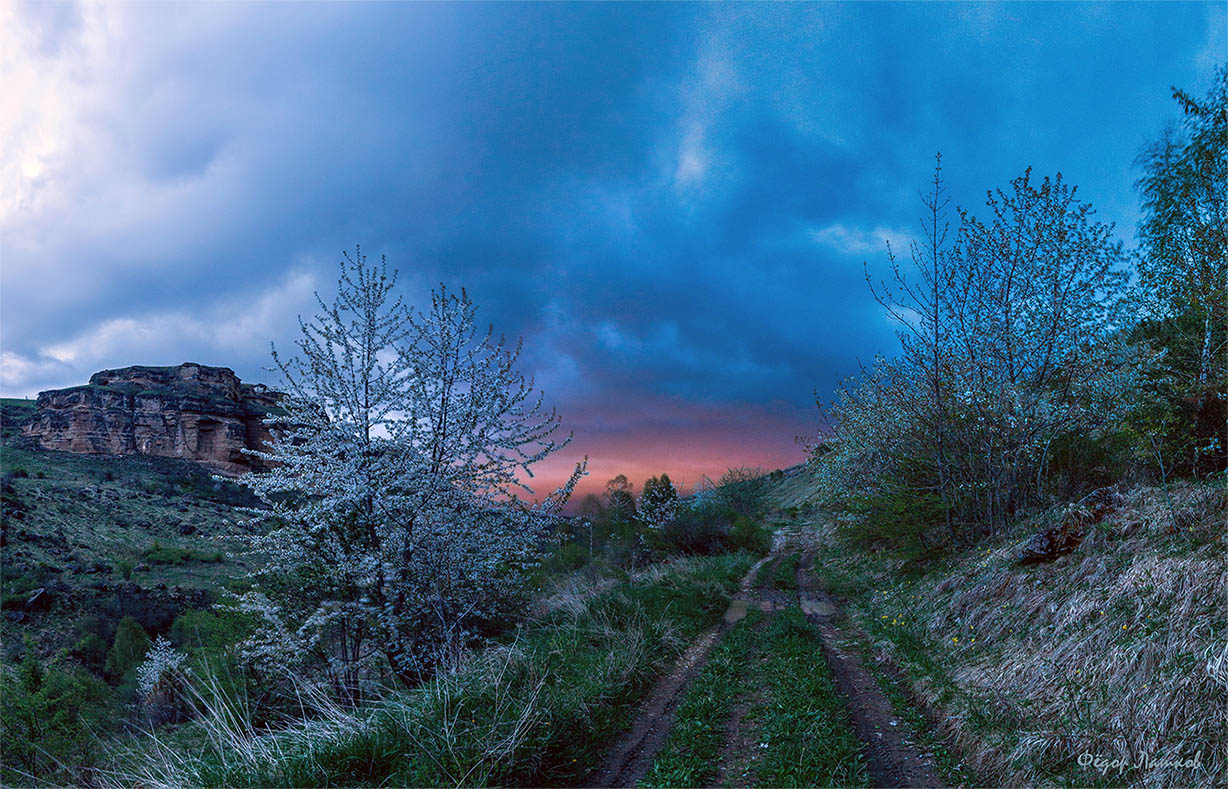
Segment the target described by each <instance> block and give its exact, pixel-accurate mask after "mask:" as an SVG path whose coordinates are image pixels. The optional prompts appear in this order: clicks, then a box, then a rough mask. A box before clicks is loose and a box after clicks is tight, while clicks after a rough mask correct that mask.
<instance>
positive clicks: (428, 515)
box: [242, 250, 584, 701]
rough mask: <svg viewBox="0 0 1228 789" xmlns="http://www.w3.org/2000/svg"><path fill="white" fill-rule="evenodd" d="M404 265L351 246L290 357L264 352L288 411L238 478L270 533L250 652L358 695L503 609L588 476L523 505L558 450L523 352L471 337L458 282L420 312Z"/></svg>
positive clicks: (428, 662) (552, 421)
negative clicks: (373, 260)
mask: <svg viewBox="0 0 1228 789" xmlns="http://www.w3.org/2000/svg"><path fill="white" fill-rule="evenodd" d="M395 284H396V274H395V272H393V273H392V274H391V275H389V273H388V270H387V267H386V264H385V263H384V262H381V264H380V265H379V266H378V267H376V266H373V265H368V264H367V262H366V259H365V258H364V257H363V256H362V254H361V251H360V250H359V251H356V252H355V255H354V256H353V257H350V256H349V255H348V254H347V255H345V256H344V259H343V261H342V264H341V276H340V280H339V282H338V287H337V296H336V299H335V301H334V302H333V303H332V304H325V302H324V301H322V300H320V299H319V296H317V301H319V305H320V309H321V312H320V313H319V314H318V315H317V316H316V318H315V319H314V320H313V321H311V322H304V321H302V320H300V326H301V336H300V338H299V339H298V341H297V343H296V345H297V348H298V354H297V355H295V356H294V357H292V358H289V359H286V358H283V357H282V356H281V355H280V354H279V353H278V352H277V350H276V348H274V350H273V359H274V362H275V364H276V366H277V369H278V370H280V371H281V373H282V375H283V377H284V380H285V389H286V397H285V398H284V400H283V401H282V403H281V404H282V406H283V408H284V412H282V413H280V414H277V415H274V416H273V417H271V418H270V419H269V420H267V421H268V422H269V424H270V426H271V429H272V431H273V434H274V436H275V439H276V440H275V442H274V443H273V445H272V446H271V447H269V448H267V449H265V450H262V451H259V452H256V453H255V454H257V455H258V456H259V457H260V458H262V459H263V460H264V461H265V462H266V464H267V465H268V470H267V471H263V472H260V473H253V474H249V475H247V476H245V477H244V478H243V479H242V482H243V483H244V484H246V485H247V486H248V487H250V488H251V489H252V490H253V492H255V494H256V495H257V496H258V497H259V498H260V500H261V501H262V502H263V503H264V505H265V509H264V510H263V515H264V516H265V517H267V518H268V519H269V521H270V523H271V524H272V525H273V527H272V528H271V530H270V531H269V532H268V533H267V534H266V535H265V536H264V537H262V538H259V539H258V540H257V545H256V548H257V549H258V550H260V551H263V552H264V553H265V554H266V555H267V556H268V557H269V564H268V566H267V568H265V570H264V571H263V572H262V573H261V574H260V576H259V581H260V583H259V584H258V587H257V589H256V590H255V591H254V592H253V593H251V594H249V595H248V596H247V598H246V602H247V604H248V607H249V608H250V609H254V610H258V611H260V612H261V613H262V615H263V616H264V618H265V621H266V622H267V623H268V627H267V628H265V629H264V631H263V632H261V633H260V634H258V635H257V636H256V638H255V639H253V641H252V642H251V644H250V646H251V647H253V649H254V650H255V652H256V654H258V655H263V657H265V658H268V659H272V660H276V661H279V662H280V661H283V660H284V659H285V658H286V656H287V655H294V654H297V655H299V656H310V657H314V658H318V659H319V661H320V664H321V665H324V666H326V667H327V669H328V674H329V676H330V678H331V680H332V681H333V683H334V685H335V687H336V689H337V691H338V692H339V694H340V695H342V696H343V697H344V698H347V699H349V700H352V701H353V700H357V698H358V697H359V695H360V686H361V681H362V679H363V678H364V677H365V676H368V675H369V674H370V671H371V670H372V669H374V668H376V667H380V668H388V669H390V670H391V671H392V673H393V674H394V675H395V676H396V677H398V678H399V679H401V680H402V681H404V682H407V683H416V682H419V681H421V679H423V678H424V677H425V676H426V675H427V674H428V673H429V672H430V671H431V670H432V669H433V667H434V666H435V665H436V664H437V663H438V662H439V661H440V660H441V659H442V658H443V657H444V656H445V655H446V654H447V652H448V651H449V650H452V649H456V648H458V647H459V646H461V645H463V644H464V643H465V642H466V641H467V640H468V639H470V638H471V637H472V636H474V635H475V634H476V633H477V632H478V631H479V630H480V628H481V627H483V626H484V625H485V624H489V623H491V622H492V621H494V620H497V619H498V618H499V617H502V616H505V615H507V613H508V610H509V606H511V605H512V604H514V603H515V601H516V599H517V595H518V594H519V593H520V591H521V589H522V588H523V580H524V575H525V572H526V571H527V570H529V569H531V568H532V567H533V566H534V565H535V564H536V562H537V556H538V552H539V546H540V540H541V536H542V534H543V533H544V531H545V529H546V527H547V525H548V522H549V519H550V518H552V517H553V516H554V515H555V514H556V513H557V510H558V508H559V507H560V506H561V504H562V503H563V502H564V501H565V500H566V498H567V497H568V496H569V495H570V493H571V490H572V488H573V487H574V485H575V483H576V482H577V481H578V479H579V478H580V476H581V475H582V474H583V473H584V464H579V465H577V467H576V469H575V473H574V474H573V475H572V477H571V479H570V480H569V481H568V482H567V484H566V485H564V486H563V487H562V488H561V489H559V490H558V491H556V492H555V493H554V494H552V495H550V496H548V497H546V498H545V500H544V501H542V502H541V503H539V504H536V505H533V504H530V503H529V502H527V501H525V500H524V499H523V498H522V494H532V490H531V489H530V488H529V487H527V484H526V482H525V480H527V479H529V478H531V477H532V468H531V467H532V466H533V464H534V463H536V462H538V461H540V460H542V459H543V458H545V457H546V456H548V455H550V454H551V453H553V452H555V451H557V450H559V449H560V448H562V447H563V446H565V445H566V444H567V443H568V441H569V440H570V437H567V438H564V439H562V440H556V439H555V438H554V435H555V433H556V432H557V429H558V427H559V417H558V415H557V414H556V413H555V412H554V411H545V410H544V409H543V407H542V398H541V396H540V395H539V394H534V388H533V384H532V382H531V381H526V379H525V378H524V377H523V376H522V375H521V374H520V373H518V372H517V371H516V363H517V359H518V357H519V354H520V348H519V346H516V347H514V348H509V347H508V346H507V345H506V344H505V343H504V341H503V340H502V339H501V338H499V339H496V338H495V337H494V336H493V335H492V334H491V333H490V332H487V333H485V334H479V332H478V328H477V324H476V321H475V314H476V307H475V306H474V304H473V302H472V301H470V299H469V297H468V296H467V295H466V294H465V292H464V291H462V292H461V293H460V295H459V296H457V295H453V294H450V293H448V292H447V290H446V289H443V288H441V289H440V290H439V291H438V292H436V293H433V294H432V298H431V305H430V308H429V309H428V310H426V311H425V312H422V311H415V310H412V309H410V308H409V307H407V306H405V305H404V304H403V302H402V301H401V300H400V299H399V298H395V297H394V287H395Z"/></svg>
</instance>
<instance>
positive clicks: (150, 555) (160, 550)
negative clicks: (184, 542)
mask: <svg viewBox="0 0 1228 789" xmlns="http://www.w3.org/2000/svg"><path fill="white" fill-rule="evenodd" d="M141 556H142V557H143V558H144V559H145V560H146V561H148V562H149V563H150V564H186V563H188V562H208V563H213V564H216V563H218V562H221V561H222V560H223V559H224V557H223V555H222V552H221V551H199V550H196V549H195V548H184V547H181V546H178V545H162V544H161V543H158V542H155V543H154V544H153V545H152V546H150V547H149V548H146V549H145V550H144V551H143V552H142V553H141Z"/></svg>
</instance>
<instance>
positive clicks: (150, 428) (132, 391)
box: [24, 362, 281, 474]
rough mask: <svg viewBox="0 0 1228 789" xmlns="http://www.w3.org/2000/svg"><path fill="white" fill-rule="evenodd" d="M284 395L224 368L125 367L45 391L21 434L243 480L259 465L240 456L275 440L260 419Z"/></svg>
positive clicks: (72, 448)
mask: <svg viewBox="0 0 1228 789" xmlns="http://www.w3.org/2000/svg"><path fill="white" fill-rule="evenodd" d="M280 397H281V395H280V394H279V393H277V392H274V391H272V390H270V389H268V388H266V387H265V386H263V385H260V384H256V385H252V384H245V383H241V382H240V381H239V378H238V376H236V375H235V374H234V371H233V370H230V369H228V368H226V367H207V366H205V365H201V364H193V363H191V362H186V363H184V364H181V365H179V366H178V367H140V366H137V367H124V368H122V369H119V370H103V371H102V372H99V373H95V374H94V375H93V376H91V377H90V382H89V383H88V384H87V385H85V386H74V387H70V388H68V389H53V390H51V391H47V392H40V393H39V395H38V402H37V404H36V408H35V413H34V416H33V418H32V419H31V420H30V422H29V423H27V425H26V426H25V428H24V432H25V433H26V435H28V436H31V437H33V438H35V439H36V440H37V441H38V443H39V444H40V445H41V446H42V447H43V448H45V449H57V450H62V451H65V452H82V453H95V454H111V455H128V454H140V455H159V456H162V457H177V458H185V459H188V460H196V461H199V462H202V463H205V464H208V465H209V466H211V467H212V468H215V469H217V470H218V471H221V472H223V473H227V474H240V473H242V472H244V471H248V470H250V469H251V468H252V467H253V464H255V463H258V461H257V459H256V458H253V457H251V456H250V455H244V454H243V453H242V451H241V450H243V449H244V448H247V449H258V448H260V447H261V446H262V444H264V443H265V442H268V441H269V440H271V436H270V434H269V430H268V427H267V426H266V425H265V424H264V423H263V421H262V420H263V419H264V418H265V416H266V415H267V414H268V413H269V411H271V410H272V409H275V408H277V401H278V399H279V398H280Z"/></svg>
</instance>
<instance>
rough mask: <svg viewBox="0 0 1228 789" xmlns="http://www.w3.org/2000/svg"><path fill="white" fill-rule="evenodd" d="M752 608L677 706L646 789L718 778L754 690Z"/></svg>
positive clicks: (707, 782) (759, 616)
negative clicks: (735, 719)
mask: <svg viewBox="0 0 1228 789" xmlns="http://www.w3.org/2000/svg"><path fill="white" fill-rule="evenodd" d="M762 618H763V615H762V614H761V613H760V612H759V611H755V610H752V611H750V612H749V614H748V615H747V617H746V618H745V619H743V620H742V621H741V622H739V623H738V624H737V626H735V627H734V628H733V630H731V631H729V633H727V634H726V635H725V637H724V638H723V639H722V640H721V642H720V643H719V644H717V645H716V647H715V648H714V649H713V650H712V653H711V655H710V657H709V659H708V663H707V665H705V666H704V669H703V671H702V672H700V674H699V676H698V677H696V678H695V681H694V683H692V685H691V687H690V688H688V689H687V692H686V695H685V697H684V698H683V700H682V703H681V704H680V705H679V707H678V714H677V718H676V719H675V721H674V726H673V728H672V729H671V730H670V733H669V739H667V740H666V742H665V746H664V747H663V748H662V749H661V752H660V753H658V754H657V757H656V759H655V760H654V761H653V764H652V768H651V769H650V770H649V771H648V774H647V775H646V776H644V780H643V781H642V782H641V785H644V786H709V785H711V784H712V783H713V782H714V781H715V779H716V777H717V772H718V767H719V760H720V753H721V747H722V746H723V745H724V744H725V740H726V737H727V736H728V732H727V730H726V727H727V724H728V722H729V719H730V715H731V714H732V710H733V705H734V703H735V702H736V701H737V700H738V698H740V697H742V696H745V695H746V694H747V693H748V692H749V690H750V682H751V681H752V679H751V677H750V676H748V675H749V671H748V669H749V670H751V671H753V670H754V666H755V665H757V664H756V663H755V662H753V661H752V657H753V656H754V655H755V649H754V638H755V626H756V624H757V623H758V622H760V621H761V620H762Z"/></svg>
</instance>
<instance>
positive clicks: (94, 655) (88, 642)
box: [72, 633, 107, 674]
mask: <svg viewBox="0 0 1228 789" xmlns="http://www.w3.org/2000/svg"><path fill="white" fill-rule="evenodd" d="M72 654H73V657H75V658H76V659H77V660H79V661H81V665H83V666H85V667H86V668H88V669H89V670H90V671H93V672H94V673H96V674H98V673H101V672H102V667H103V666H104V665H106V660H107V642H106V641H103V640H102V637H101V636H99V635H98V634H97V633H86V634H85V635H84V636H82V637H81V638H80V639H79V640H78V641H77V645H76V646H74V647H73V649H72Z"/></svg>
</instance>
